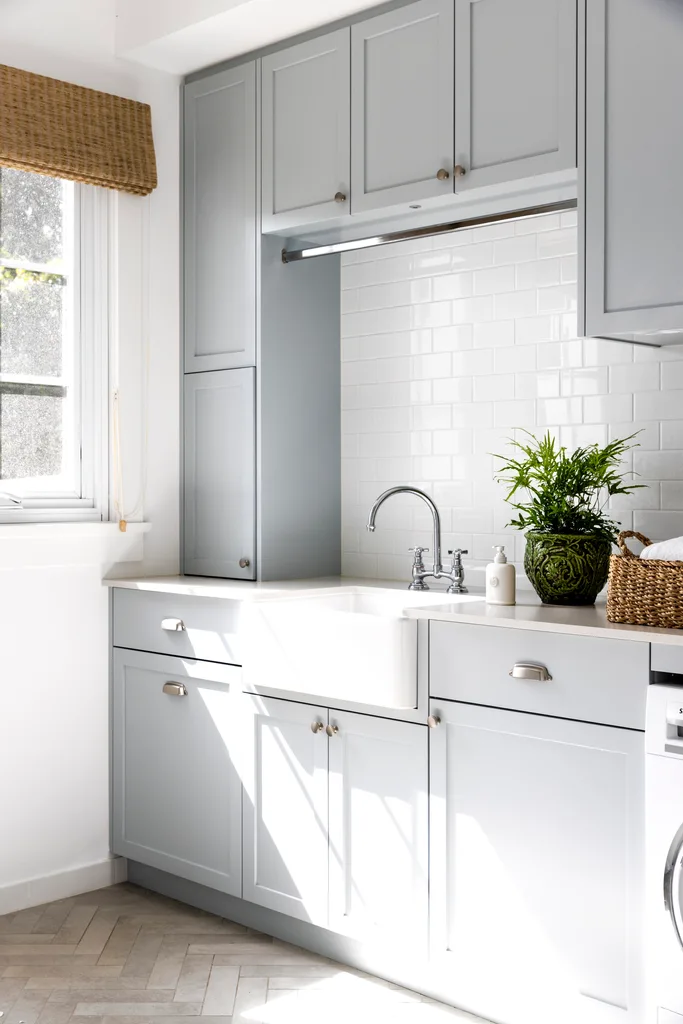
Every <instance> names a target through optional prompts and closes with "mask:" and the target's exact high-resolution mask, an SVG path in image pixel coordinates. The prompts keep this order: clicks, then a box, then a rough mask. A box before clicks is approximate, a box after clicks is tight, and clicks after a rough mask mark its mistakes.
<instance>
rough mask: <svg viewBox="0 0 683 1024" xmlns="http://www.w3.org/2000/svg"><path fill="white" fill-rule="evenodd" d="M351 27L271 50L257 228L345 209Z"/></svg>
mask: <svg viewBox="0 0 683 1024" xmlns="http://www.w3.org/2000/svg"><path fill="white" fill-rule="evenodd" d="M350 43H351V30H350V29H348V28H344V29H340V30H339V31H338V32H330V33H329V34H328V35H325V36H318V37H317V38H315V39H311V40H308V41H307V42H305V43H299V44H298V45H297V46H290V47H289V48H288V49H286V50H280V51H279V52H278V53H273V54H270V55H269V56H267V57H264V58H263V60H262V62H261V68H262V76H263V93H262V95H263V99H262V110H263V127H262V140H263V142H262V154H263V179H262V180H263V185H262V188H263V230H264V231H276V230H281V229H287V228H293V227H297V226H299V225H302V224H315V223H318V222H322V221H326V220H329V219H330V218H336V217H339V216H343V215H344V214H348V213H349V211H350V203H349V186H350V180H349V177H350V171H351V168H350V159H351V136H350V133H351V109H350V108H351V92H350V74H351V68H350V60H351V56H350Z"/></svg>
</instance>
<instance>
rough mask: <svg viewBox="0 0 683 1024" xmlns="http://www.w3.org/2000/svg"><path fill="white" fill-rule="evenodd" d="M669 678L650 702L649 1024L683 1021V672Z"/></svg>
mask: <svg viewBox="0 0 683 1024" xmlns="http://www.w3.org/2000/svg"><path fill="white" fill-rule="evenodd" d="M656 678H657V676H655V679H656ZM668 679H669V680H670V681H669V682H668V684H666V685H661V684H659V683H657V682H655V683H654V684H652V685H651V686H649V687H648V700H647V728H646V736H645V748H646V762H645V820H646V832H645V851H646V856H645V864H646V886H645V894H646V912H645V921H646V935H645V956H646V977H647V1009H648V1016H647V1024H683V675H677V676H674V675H673V674H672V675H670V676H669V677H668Z"/></svg>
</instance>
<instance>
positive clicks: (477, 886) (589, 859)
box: [430, 701, 645, 1024]
mask: <svg viewBox="0 0 683 1024" xmlns="http://www.w3.org/2000/svg"><path fill="white" fill-rule="evenodd" d="M431 709H432V714H433V715H435V716H437V717H438V718H439V719H440V720H441V721H440V725H438V726H437V727H436V728H435V729H430V744H431V747H430V848H431V871H430V901H431V904H430V910H431V924H432V947H431V957H432V960H433V961H434V962H435V963H439V962H440V963H441V965H442V967H443V969H444V970H445V971H446V972H447V974H448V976H449V977H450V978H451V979H452V991H451V995H452V998H453V1000H454V1002H455V1004H456V1005H457V1006H461V1007H462V1008H463V1009H466V1010H469V1011H471V1012H473V1013H476V1014H479V1015H481V1016H482V1017H485V1018H487V1019H488V1018H490V1019H491V1020H501V1021H506V1022H507V1024H547V1022H548V1021H549V1020H552V1021H553V1022H557V1024H576V1022H577V1021H581V1022H582V1024H618V1022H623V1024H641V1022H642V1020H643V1019H644V1018H643V1016H642V981H643V978H642V953H643V950H642V945H641V943H642V916H641V915H642V906H641V903H642V889H643V885H642V878H641V876H642V873H643V870H644V869H643V832H644V802H643V775H644V760H645V759H644V750H643V747H644V742H643V740H644V734H643V733H642V732H636V731H634V730H629V729H615V728H607V727H605V726H599V725H589V724H586V723H583V722H570V721H565V720H563V719H557V718H545V717H543V716H540V715H528V714H521V713H517V712H511V711H501V710H498V709H495V708H485V707H479V706H475V705H469V704H455V703H450V702H438V701H432V702H431ZM492 979H495V984H493V983H492Z"/></svg>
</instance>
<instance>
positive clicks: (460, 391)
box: [434, 377, 486, 405]
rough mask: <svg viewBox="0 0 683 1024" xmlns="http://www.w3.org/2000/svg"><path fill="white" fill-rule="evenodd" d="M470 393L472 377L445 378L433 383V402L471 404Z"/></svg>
mask: <svg viewBox="0 0 683 1024" xmlns="http://www.w3.org/2000/svg"><path fill="white" fill-rule="evenodd" d="M482 379H483V380H485V379H486V378H482ZM472 391H473V388H472V377H447V378H444V379H443V380H435V381H434V401H435V402H449V403H450V404H451V405H452V404H453V403H454V402H471V401H472Z"/></svg>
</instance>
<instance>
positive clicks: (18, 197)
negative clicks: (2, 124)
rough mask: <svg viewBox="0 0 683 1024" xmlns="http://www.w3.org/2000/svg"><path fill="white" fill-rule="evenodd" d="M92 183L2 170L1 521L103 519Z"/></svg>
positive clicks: (96, 208)
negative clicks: (87, 328)
mask: <svg viewBox="0 0 683 1024" xmlns="http://www.w3.org/2000/svg"><path fill="white" fill-rule="evenodd" d="M98 191H99V190H94V189H91V188H88V187H87V186H81V185H78V184H75V183H73V182H69V181H62V180H60V179H58V178H51V177H47V176H45V175H40V174H32V173H28V172H26V171H15V170H10V169H6V168H0V521H5V522H7V521H17V520H19V521H26V520H29V521H30V520H38V521H41V520H43V521H50V520H59V519H79V518H80V519H82V518H89V519H99V518H101V515H100V512H101V507H102V502H101V495H98V493H97V492H98V483H99V482H98V479H97V476H98V474H97V473H96V472H95V463H96V459H95V452H96V446H97V443H98V438H99V439H100V440H101V435H102V431H103V426H102V423H101V422H100V419H101V414H102V413H103V410H104V409H105V408H106V402H105V394H106V392H105V390H104V388H103V387H102V376H103V374H102V365H103V363H104V362H105V361H104V360H103V358H102V355H101V353H102V342H103V341H104V344H105V345H106V338H104V339H102V338H97V337H94V336H93V335H94V334H95V333H96V332H95V331H94V330H93V329H92V324H96V323H97V322H98V317H96V316H92V315H91V313H92V311H88V309H87V305H88V304H89V303H93V302H94V300H95V298H96V297H95V296H94V295H93V294H92V292H93V288H94V285H93V284H92V282H94V281H96V280H98V279H99V278H98V275H97V272H96V271H95V273H94V274H93V268H92V262H93V261H95V263H96V262H97V259H98V254H97V253H96V252H95V251H94V242H93V239H95V238H96V237H99V235H100V234H101V232H97V231H94V230H93V224H92V221H93V219H96V217H97V216H98V214H101V212H102V200H101V198H100V197H99V196H98V194H97V193H98ZM105 203H106V198H105ZM104 209H105V212H106V206H105V207H104ZM105 224H106V220H105ZM88 249H89V250H90V251H88ZM88 264H90V266H89V269H88V282H89V284H88V286H87V287H84V277H85V274H84V273H83V274H82V269H83V271H85V270H86V267H88ZM103 291H104V293H105V294H103V295H102V296H101V297H100V298H101V300H102V301H105V305H106V289H104V290H103ZM88 292H89V294H88ZM101 319H102V318H101V317H100V318H99V320H100V322H101ZM83 325H91V328H90V331H89V336H88V337H85V336H84V335H85V333H86V332H85V331H83V330H82V326H83ZM102 333H104V334H106V328H105V330H104V331H103V332H102ZM105 351H106V349H105Z"/></svg>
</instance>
